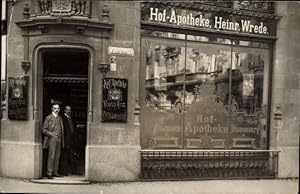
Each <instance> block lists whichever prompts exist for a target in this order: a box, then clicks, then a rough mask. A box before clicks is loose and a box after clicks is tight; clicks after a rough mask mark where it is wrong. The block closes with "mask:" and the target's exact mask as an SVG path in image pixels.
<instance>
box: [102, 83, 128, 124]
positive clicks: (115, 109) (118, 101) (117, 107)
mask: <svg viewBox="0 0 300 194" xmlns="http://www.w3.org/2000/svg"><path fill="white" fill-rule="evenodd" d="M102 89H103V90H102V91H103V92H102V94H103V97H102V122H118V123H126V122H127V95H128V80H127V79H119V78H103V88H102Z"/></svg>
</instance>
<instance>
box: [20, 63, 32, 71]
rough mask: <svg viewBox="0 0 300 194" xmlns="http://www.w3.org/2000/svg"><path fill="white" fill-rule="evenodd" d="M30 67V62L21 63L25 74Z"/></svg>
mask: <svg viewBox="0 0 300 194" xmlns="http://www.w3.org/2000/svg"><path fill="white" fill-rule="evenodd" d="M30 66H31V63H30V62H29V61H22V62H21V67H22V69H23V70H24V72H25V74H27V72H28V70H29V68H30Z"/></svg>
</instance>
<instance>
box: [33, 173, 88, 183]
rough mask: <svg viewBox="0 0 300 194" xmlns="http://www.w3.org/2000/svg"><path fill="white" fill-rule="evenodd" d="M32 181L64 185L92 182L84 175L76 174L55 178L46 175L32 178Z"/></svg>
mask: <svg viewBox="0 0 300 194" xmlns="http://www.w3.org/2000/svg"><path fill="white" fill-rule="evenodd" d="M30 181H31V182H33V183H40V184H64V185H88V184H90V182H89V181H87V180H85V177H84V176H76V175H69V176H63V177H54V178H53V179H48V178H46V177H43V178H41V179H32V180H30Z"/></svg>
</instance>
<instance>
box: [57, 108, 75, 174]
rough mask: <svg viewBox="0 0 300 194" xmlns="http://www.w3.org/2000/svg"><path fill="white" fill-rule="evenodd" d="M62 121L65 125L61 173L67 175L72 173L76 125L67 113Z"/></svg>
mask: <svg viewBox="0 0 300 194" xmlns="http://www.w3.org/2000/svg"><path fill="white" fill-rule="evenodd" d="M62 121H63V125H64V148H63V149H62V153H61V158H60V164H61V165H60V172H61V173H62V174H65V175H67V174H68V173H70V172H71V148H72V135H73V133H74V124H73V121H72V119H71V117H70V116H68V115H67V114H66V113H64V115H62Z"/></svg>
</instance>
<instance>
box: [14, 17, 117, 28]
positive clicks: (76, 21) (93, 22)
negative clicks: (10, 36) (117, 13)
mask: <svg viewBox="0 0 300 194" xmlns="http://www.w3.org/2000/svg"><path fill="white" fill-rule="evenodd" d="M16 24H17V25H18V26H19V27H20V28H23V29H30V28H36V27H39V26H47V27H48V26H50V25H51V26H55V25H59V26H63V25H69V26H80V27H83V28H95V29H97V30H100V31H111V30H113V28H114V25H113V24H111V23H109V22H100V21H99V20H97V19H90V18H85V17H75V16H74V17H53V16H38V17H31V18H29V19H24V20H20V21H17V22H16Z"/></svg>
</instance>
